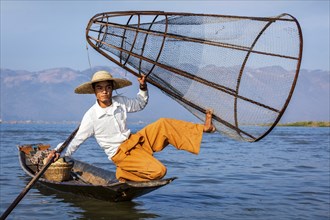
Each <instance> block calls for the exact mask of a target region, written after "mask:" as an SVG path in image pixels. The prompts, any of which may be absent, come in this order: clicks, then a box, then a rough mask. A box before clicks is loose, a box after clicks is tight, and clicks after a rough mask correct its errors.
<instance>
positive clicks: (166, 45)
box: [86, 11, 303, 142]
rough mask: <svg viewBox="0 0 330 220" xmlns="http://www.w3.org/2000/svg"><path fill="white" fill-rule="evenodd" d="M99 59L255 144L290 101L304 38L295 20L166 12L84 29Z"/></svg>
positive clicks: (126, 15)
mask: <svg viewBox="0 0 330 220" xmlns="http://www.w3.org/2000/svg"><path fill="white" fill-rule="evenodd" d="M86 39H87V42H88V43H89V44H90V45H91V46H92V47H93V48H94V49H95V50H96V51H98V52H99V53H100V54H102V55H103V56H105V57H106V58H108V59H109V60H110V61H112V62H114V63H116V64H117V65H119V66H120V67H122V68H124V69H125V70H127V71H129V72H130V73H132V74H133V75H135V76H140V74H142V73H143V74H145V75H147V77H148V78H147V81H148V82H149V83H150V84H152V85H154V86H156V87H158V88H159V89H160V90H162V91H163V92H164V93H165V94H167V95H169V96H170V97H171V98H173V99H174V100H176V101H177V102H179V103H180V104H182V105H183V106H184V107H185V108H187V109H188V110H189V111H190V112H192V113H193V114H194V115H196V116H197V117H198V118H200V119H201V120H203V119H204V114H205V111H206V109H208V108H213V109H214V115H213V119H214V122H215V126H216V128H217V130H218V131H219V132H221V133H223V134H224V135H227V136H229V137H231V138H234V139H238V140H244V141H249V142H254V141H258V140H260V139H262V138H263V137H265V136H266V135H267V134H268V133H269V132H270V131H271V130H272V129H273V128H274V127H275V126H276V124H277V123H278V122H279V120H280V118H281V117H282V115H283V114H284V112H285V110H286V108H287V106H288V104H289V102H290V99H291V97H292V94H293V91H294V88H295V85H296V82H297V79H298V75H299V69H300V65H301V58H302V48H303V38H302V31H301V28H300V25H299V23H298V21H297V20H296V19H295V18H294V17H293V16H291V15H289V14H281V15H279V16H276V17H246V16H229V15H215V14H193V13H178V12H162V11H122V12H106V13H100V14H97V15H95V16H94V17H92V18H91V19H90V21H89V23H88V25H87V28H86Z"/></svg>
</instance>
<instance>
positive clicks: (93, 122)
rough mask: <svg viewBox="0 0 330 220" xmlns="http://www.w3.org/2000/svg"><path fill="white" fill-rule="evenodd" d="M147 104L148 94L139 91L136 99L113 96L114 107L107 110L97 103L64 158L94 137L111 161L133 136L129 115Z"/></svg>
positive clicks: (80, 127) (84, 118)
mask: <svg viewBox="0 0 330 220" xmlns="http://www.w3.org/2000/svg"><path fill="white" fill-rule="evenodd" d="M147 103H148V92H147V91H142V90H139V93H138V94H137V97H136V98H134V99H130V98H127V97H125V96H113V97H112V105H111V106H109V107H107V108H101V107H100V106H99V104H98V103H97V101H96V103H95V104H94V105H93V106H92V107H91V108H90V109H89V110H88V111H87V112H86V113H85V115H84V117H83V119H82V121H81V123H80V126H79V130H78V132H77V134H76V135H75V137H74V138H73V140H72V141H71V143H70V144H69V146H68V148H67V150H66V152H65V154H64V156H71V155H72V154H73V153H74V152H75V151H76V150H77V149H78V148H79V146H80V145H81V144H82V143H84V141H85V140H87V138H89V137H91V136H92V135H94V137H95V139H96V141H97V143H98V144H99V145H100V147H101V148H102V149H103V150H104V152H105V153H106V154H107V155H108V158H109V160H111V157H112V156H114V155H115V153H116V152H117V150H118V147H119V145H120V144H121V143H123V142H124V141H125V140H127V139H128V137H129V136H130V134H131V131H130V129H128V128H127V126H126V119H127V113H128V112H136V111H140V110H142V109H143V108H144V107H145V106H146V105H147ZM59 146H60V144H59V145H58V147H59ZM58 147H57V148H58Z"/></svg>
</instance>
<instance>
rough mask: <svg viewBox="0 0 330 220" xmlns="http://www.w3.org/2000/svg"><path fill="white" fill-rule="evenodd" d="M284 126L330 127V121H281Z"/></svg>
mask: <svg viewBox="0 0 330 220" xmlns="http://www.w3.org/2000/svg"><path fill="white" fill-rule="evenodd" d="M277 126H282V127H330V121H300V122H290V123H283V124H282V123H279V124H277Z"/></svg>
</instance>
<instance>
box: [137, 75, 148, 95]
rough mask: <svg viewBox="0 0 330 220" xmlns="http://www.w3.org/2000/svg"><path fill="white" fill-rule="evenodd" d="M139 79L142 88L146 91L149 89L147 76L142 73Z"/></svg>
mask: <svg viewBox="0 0 330 220" xmlns="http://www.w3.org/2000/svg"><path fill="white" fill-rule="evenodd" d="M138 81H139V83H140V89H141V90H143V91H146V90H147V89H148V88H147V83H146V76H145V75H144V74H141V77H139V78H138Z"/></svg>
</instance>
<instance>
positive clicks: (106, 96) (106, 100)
mask: <svg viewBox="0 0 330 220" xmlns="http://www.w3.org/2000/svg"><path fill="white" fill-rule="evenodd" d="M94 92H95V95H96V99H97V100H98V102H99V105H100V106H101V107H107V106H110V105H111V104H112V103H111V97H112V83H111V82H110V81H102V82H98V83H95V87H94Z"/></svg>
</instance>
